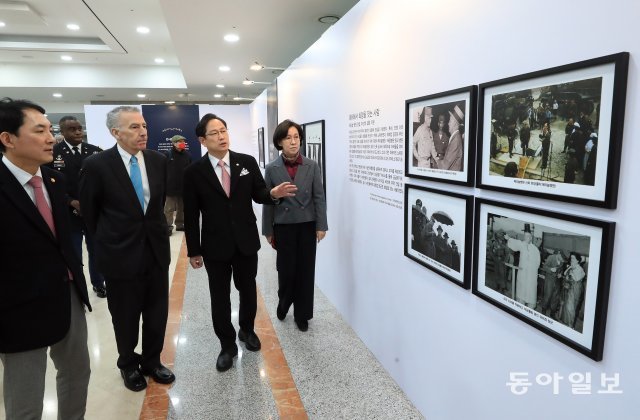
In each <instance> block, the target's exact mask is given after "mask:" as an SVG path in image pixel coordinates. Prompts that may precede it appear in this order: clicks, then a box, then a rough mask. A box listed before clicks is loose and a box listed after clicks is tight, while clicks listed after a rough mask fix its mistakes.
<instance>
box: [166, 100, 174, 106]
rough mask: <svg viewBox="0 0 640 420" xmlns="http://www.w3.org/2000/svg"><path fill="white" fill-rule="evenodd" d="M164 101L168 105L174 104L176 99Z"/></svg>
mask: <svg viewBox="0 0 640 420" xmlns="http://www.w3.org/2000/svg"><path fill="white" fill-rule="evenodd" d="M164 103H165V104H167V105H173V104H175V103H176V101H164Z"/></svg>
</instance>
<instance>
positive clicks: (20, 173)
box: [2, 156, 42, 187]
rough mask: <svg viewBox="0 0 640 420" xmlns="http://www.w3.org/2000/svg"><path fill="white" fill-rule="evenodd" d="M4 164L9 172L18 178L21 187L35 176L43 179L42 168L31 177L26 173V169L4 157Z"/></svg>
mask: <svg viewBox="0 0 640 420" xmlns="http://www.w3.org/2000/svg"><path fill="white" fill-rule="evenodd" d="M2 162H3V163H4V164H5V166H6V167H7V169H9V172H11V173H12V174H13V176H15V177H16V179H17V180H18V182H19V183H20V185H22V186H23V187H24V186H25V185H26V184H27V182H29V181H30V180H31V178H33V177H34V176H39V177H40V178H42V171H41V170H40V167H38V170H37V171H36V174H35V175H31V174H30V173H29V172H27V171H25V170H24V169H22V168H20V167H18V166H16V165H14V164H13V162H11V161H10V160H9V159H8V158H7V157H6V156H2Z"/></svg>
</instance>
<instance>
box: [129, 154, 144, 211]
mask: <svg viewBox="0 0 640 420" xmlns="http://www.w3.org/2000/svg"><path fill="white" fill-rule="evenodd" d="M129 162H130V163H131V172H130V174H129V176H130V177H131V183H132V184H133V189H134V190H136V195H137V196H138V201H139V202H140V206H141V207H142V211H143V212H144V190H143V189H142V174H141V173H140V166H139V165H138V158H137V157H135V156H131V160H130V161H129Z"/></svg>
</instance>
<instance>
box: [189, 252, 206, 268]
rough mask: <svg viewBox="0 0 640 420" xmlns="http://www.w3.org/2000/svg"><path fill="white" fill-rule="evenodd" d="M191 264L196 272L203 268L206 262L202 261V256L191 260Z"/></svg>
mask: <svg viewBox="0 0 640 420" xmlns="http://www.w3.org/2000/svg"><path fill="white" fill-rule="evenodd" d="M189 263H190V264H191V267H193V268H195V269H196V270H197V269H198V268H200V267H202V266H203V265H204V262H203V261H202V255H198V256H195V257H191V258H189Z"/></svg>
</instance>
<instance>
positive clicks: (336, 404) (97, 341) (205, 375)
mask: <svg viewBox="0 0 640 420" xmlns="http://www.w3.org/2000/svg"><path fill="white" fill-rule="evenodd" d="M182 238H183V235H182V233H179V232H178V233H174V235H173V236H172V237H171V246H172V265H171V271H170V273H171V275H170V278H171V279H172V280H173V282H172V286H171V298H170V315H169V322H168V326H167V337H166V340H165V350H164V352H163V355H162V359H163V363H165V364H167V365H168V366H171V367H172V368H173V370H174V372H175V373H176V377H177V380H176V382H175V384H173V385H172V386H164V385H158V384H154V383H153V381H150V386H149V388H148V390H147V392H146V393H144V392H141V393H134V392H131V391H128V390H127V389H125V388H124V386H123V385H122V380H121V378H120V375H119V371H118V369H117V368H116V366H115V359H116V350H115V342H114V338H113V329H112V327H111V322H110V317H109V313H108V310H107V305H106V301H105V300H104V299H98V298H97V297H95V294H92V296H91V300H92V305H94V312H93V313H91V314H87V322H88V326H89V349H90V353H91V361H92V366H91V367H92V375H91V383H90V388H89V401H88V407H87V415H86V418H87V419H119V420H126V419H136V418H143V419H165V418H169V419H276V418H283V419H284V418H286V419H304V418H312V419H340V418H366V419H398V418H402V419H412V418H422V416H421V414H420V413H419V412H418V411H417V410H416V409H415V408H414V407H413V405H412V404H411V403H410V401H408V400H407V398H406V397H405V396H404V394H403V393H402V391H401V390H400V389H399V388H398V386H397V385H396V384H395V382H394V381H393V380H392V379H391V378H390V377H389V375H388V374H387V372H386V371H385V370H384V368H383V367H382V366H381V365H380V364H379V363H378V361H377V360H376V359H375V357H374V356H373V355H372V354H371V352H369V350H368V349H367V348H366V347H365V346H364V344H363V343H362V342H361V341H360V340H359V339H358V337H357V336H356V335H355V333H354V332H353V330H352V329H351V328H350V327H349V326H348V325H347V324H346V323H345V322H344V321H343V320H342V318H341V317H340V315H339V314H338V313H337V311H336V310H335V308H333V306H332V305H331V304H330V302H329V301H328V300H327V299H326V298H325V297H324V295H322V293H321V292H320V291H319V290H318V289H316V299H315V308H314V318H313V320H311V321H310V323H309V331H308V332H305V333H303V332H300V331H299V330H298V329H297V327H296V325H295V323H294V322H293V316H292V311H290V313H289V314H288V315H287V318H286V319H285V320H284V321H279V320H278V319H277V318H276V316H275V308H276V305H277V299H278V298H277V273H276V271H275V252H274V251H273V250H272V249H271V247H269V246H268V245H266V244H265V243H263V248H262V250H261V251H260V254H259V259H260V260H259V261H260V263H259V270H258V288H259V296H258V316H257V318H256V333H257V334H258V336H259V337H260V339H261V341H262V350H261V351H260V352H250V351H247V350H246V349H245V347H244V344H243V343H239V355H238V358H237V359H236V360H235V361H234V367H233V368H232V369H231V370H229V371H227V372H223V373H219V372H218V371H216V369H215V362H216V358H217V355H218V353H219V352H220V344H219V342H218V340H217V338H216V337H215V334H214V332H213V327H212V325H211V307H210V300H209V290H208V283H207V276H206V271H205V270H204V268H203V269H200V270H193V269H192V268H191V267H188V266H187V262H186V252H185V248H184V245H183V243H182ZM232 290H233V293H232V305H233V308H234V312H233V314H232V315H233V320H234V323H235V325H236V327H237V306H238V295H237V292H236V291H235V289H233V288H232ZM182 295H184V300H183V299H182ZM174 356H175V361H174V360H173V359H174ZM1 371H2V367H1V366H0V374H1ZM54 373H55V371H54V369H53V367H51V368H50V369H49V371H48V373H47V391H46V401H45V413H44V416H43V418H44V419H55V418H56V402H55V379H54ZM1 391H2V384H1V383H0V392H1ZM3 419H4V409H3V404H2V402H1V401H0V420H3Z"/></svg>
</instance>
